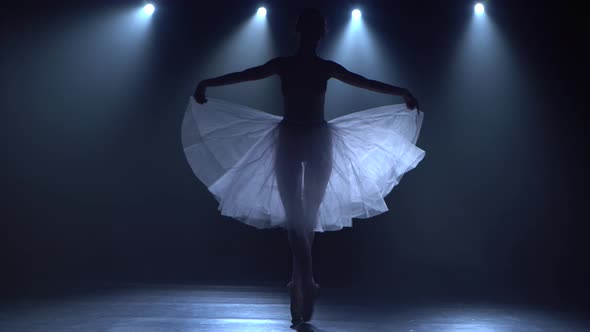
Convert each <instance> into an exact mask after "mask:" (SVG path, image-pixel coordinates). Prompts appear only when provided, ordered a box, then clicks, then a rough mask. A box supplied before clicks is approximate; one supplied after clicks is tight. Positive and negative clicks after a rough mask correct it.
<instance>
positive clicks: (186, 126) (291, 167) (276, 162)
mask: <svg viewBox="0 0 590 332" xmlns="http://www.w3.org/2000/svg"><path fill="white" fill-rule="evenodd" d="M423 116H424V113H422V112H417V111H415V110H413V111H410V110H408V109H407V108H406V106H405V105H404V104H400V105H388V106H382V107H377V108H372V109H367V110H364V111H358V112H354V113H351V114H347V115H344V116H340V117H338V118H335V119H333V120H330V121H324V122H321V123H314V124H297V123H291V122H289V121H284V120H283V117H281V116H276V115H272V114H269V113H266V112H262V111H259V110H256V109H252V108H249V107H246V106H243V105H237V104H234V103H230V102H227V101H223V100H219V99H213V98H209V99H208V102H207V103H205V104H198V103H196V101H195V100H194V99H193V98H192V97H191V98H190V101H189V105H188V109H187V111H186V114H185V117H184V121H183V124H182V144H183V147H184V152H185V154H186V158H187V160H188V163H189V164H190V166H191V167H192V170H193V171H194V173H195V175H196V176H197V177H198V178H199V180H200V181H201V182H202V183H203V184H205V185H206V186H207V188H208V189H209V191H210V192H211V193H212V194H213V195H214V196H215V199H216V200H217V201H218V202H219V211H221V214H222V215H225V216H228V217H232V218H235V219H237V220H239V221H241V222H243V223H245V224H248V225H251V226H254V227H256V228H275V227H283V228H286V229H289V228H297V227H306V228H309V229H310V230H314V231H316V232H323V231H335V230H340V229H342V228H343V227H351V226H352V218H369V217H371V216H375V215H378V214H380V213H383V212H385V211H387V210H388V209H387V205H386V204H385V201H384V199H383V198H384V197H385V196H386V195H387V194H388V193H389V192H391V190H392V189H393V187H394V186H395V185H397V184H398V183H399V181H400V180H401V178H402V175H403V174H404V173H406V172H408V171H409V170H411V169H413V168H414V167H416V165H417V164H418V163H419V162H420V161H421V160H422V158H424V151H423V150H421V149H420V148H418V147H416V146H415V143H416V140H417V139H418V135H419V133H420V128H421V125H422V119H423Z"/></svg>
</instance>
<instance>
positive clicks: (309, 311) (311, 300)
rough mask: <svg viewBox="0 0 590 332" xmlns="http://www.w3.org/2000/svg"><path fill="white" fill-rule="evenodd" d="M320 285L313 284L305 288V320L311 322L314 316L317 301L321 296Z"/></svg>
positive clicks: (303, 311)
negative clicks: (319, 295)
mask: <svg viewBox="0 0 590 332" xmlns="http://www.w3.org/2000/svg"><path fill="white" fill-rule="evenodd" d="M319 290H320V285H318V284H316V283H315V282H312V283H310V284H307V285H305V286H304V287H303V308H302V315H303V320H304V321H306V322H309V321H310V320H311V317H312V316H313V311H314V306H315V300H316V298H317V296H318V294H319Z"/></svg>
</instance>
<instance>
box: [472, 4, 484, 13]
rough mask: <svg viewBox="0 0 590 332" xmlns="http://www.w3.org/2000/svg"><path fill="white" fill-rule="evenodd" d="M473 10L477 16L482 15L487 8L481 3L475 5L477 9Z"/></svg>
mask: <svg viewBox="0 0 590 332" xmlns="http://www.w3.org/2000/svg"><path fill="white" fill-rule="evenodd" d="M473 9H474V10H475V13H476V14H477V15H482V14H483V13H485V11H486V8H485V7H484V5H483V4H482V3H481V2H479V3H477V4H475V7H474V8H473Z"/></svg>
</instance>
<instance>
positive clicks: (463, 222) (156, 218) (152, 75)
mask: <svg viewBox="0 0 590 332" xmlns="http://www.w3.org/2000/svg"><path fill="white" fill-rule="evenodd" d="M314 3H315V5H316V6H317V7H319V8H320V9H322V10H323V11H324V12H325V14H326V16H327V19H328V26H329V32H328V35H327V36H326V38H325V41H324V42H323V44H322V47H321V48H320V55H321V56H326V57H329V56H330V55H331V51H332V50H333V49H334V47H335V45H336V44H337V43H338V38H337V37H338V36H339V32H340V31H342V29H344V27H345V26H346V24H348V20H349V15H350V14H349V13H350V9H351V8H352V4H348V3H344V2H333V1H320V2H314ZM362 3H363V4H362V8H363V18H364V20H365V24H367V26H369V27H370V29H371V36H372V37H374V42H375V43H377V44H378V46H379V52H381V53H380V54H379V58H380V59H382V61H384V62H373V63H371V62H369V63H364V64H363V66H362V70H361V71H360V73H361V74H364V75H366V76H368V77H374V78H378V79H382V80H385V81H387V82H390V83H392V84H397V85H400V86H406V87H409V88H410V89H411V90H412V91H414V93H415V94H416V95H417V96H418V97H419V98H420V101H421V106H422V108H423V110H424V111H425V113H426V118H425V123H424V127H423V130H422V134H421V137H420V139H419V142H418V143H419V144H418V145H419V146H421V147H422V148H423V149H424V150H426V151H427V155H426V158H425V159H424V161H423V162H422V163H421V164H420V166H419V167H418V168H417V169H416V170H414V171H412V172H411V173H409V174H408V175H406V176H405V177H404V179H403V181H402V183H401V184H400V185H399V186H398V187H396V189H395V190H394V191H393V192H392V194H390V195H389V196H388V197H387V199H386V201H387V203H388V205H389V207H390V211H389V212H388V213H386V214H384V215H380V216H378V217H375V218H373V219H371V220H363V221H356V222H355V226H354V228H353V229H346V230H343V231H340V232H335V233H325V234H321V235H319V236H318V239H317V243H316V247H315V249H314V250H315V267H316V274H317V279H318V281H319V282H320V283H325V284H327V285H341V286H355V285H357V286H358V285H366V284H371V285H373V286H387V288H386V289H388V290H392V291H402V290H404V291H407V292H410V293H416V294H425V295H432V294H445V295H467V294H471V295H474V294H475V295H478V296H479V295H486V296H491V295H494V294H503V295H509V296H512V297H514V298H516V297H521V298H529V299H561V300H562V301H564V302H578V303H582V302H584V301H585V299H586V298H587V297H588V295H590V294H589V291H588V286H587V280H590V272H589V263H588V262H589V260H588V258H590V257H589V254H588V252H589V249H590V245H589V244H588V241H587V237H588V235H587V234H588V230H589V228H588V226H587V225H586V220H587V218H585V216H584V212H585V211H586V206H585V204H586V202H587V195H586V190H587V187H588V175H587V173H586V169H587V166H588V159H587V151H588V144H587V143H586V141H585V129H586V127H587V125H586V122H585V121H584V118H583V116H584V112H585V107H584V106H583V104H582V103H581V98H579V97H580V96H581V88H580V86H579V85H578V82H579V79H580V78H581V77H578V76H581V74H579V73H580V72H581V69H582V64H585V62H587V61H586V60H584V59H583V57H582V55H581V54H580V53H579V52H578V51H577V49H578V48H579V46H578V45H579V44H580V43H581V41H582V40H583V39H577V38H582V37H583V36H582V33H581V32H580V31H582V29H581V26H579V25H581V23H579V21H576V20H573V19H569V18H570V17H573V16H571V15H573V13H574V12H575V8H571V9H570V8H565V7H564V8H560V7H557V5H554V6H553V7H540V6H541V4H534V3H533V2H529V3H526V2H520V1H519V2H512V1H494V2H490V3H488V7H487V10H488V16H489V19H490V22H492V23H493V24H492V25H491V26H490V27H488V29H489V30H486V31H483V32H482V31H477V30H473V29H474V28H473V26H472V22H471V20H472V4H471V3H469V2H468V1H464V2H454V4H452V5H448V4H442V2H440V1H411V2H410V1H387V2H385V1H383V2H378V1H364V2H362ZM140 6H141V2H140V1H135V2H134V1H126V2H121V1H111V2H96V3H86V4H84V5H81V4H80V3H77V2H75V3H63V2H62V3H59V2H52V3H51V4H49V3H47V4H45V5H44V6H42V7H33V3H32V2H31V3H26V2H25V3H23V5H22V6H21V7H20V8H14V9H7V10H6V11H4V12H3V13H2V15H3V17H2V19H1V20H0V22H1V23H0V24H1V33H2V55H1V57H0V70H1V78H2V81H1V84H2V85H1V88H0V91H1V92H0V93H1V96H2V97H1V100H0V103H1V104H0V107H1V112H2V113H1V122H0V123H2V151H3V152H2V158H3V161H2V166H1V167H2V172H1V173H0V176H1V181H2V182H1V183H2V189H3V190H2V191H3V193H4V198H3V199H2V209H1V212H0V218H1V226H0V227H1V233H0V240H1V244H0V245H1V248H0V249H1V251H0V252H1V255H2V277H3V278H4V279H5V280H6V281H7V282H5V283H4V284H3V286H6V290H12V291H14V292H19V291H22V290H26V289H28V288H31V287H34V286H35V285H40V284H43V285H53V284H57V283H59V284H68V283H74V282H78V281H83V280H110V281H144V282H154V281H160V282H176V281H182V282H203V281H206V282H224V283H227V282H230V283H254V282H283V281H286V280H288V278H289V273H290V262H289V257H290V256H289V249H288V246H287V242H286V237H285V234H284V233H283V232H281V231H280V230H265V231H259V230H256V229H253V228H250V227H247V226H244V225H242V224H240V223H238V222H236V221H234V220H231V219H229V218H225V217H221V216H220V215H219V214H218V212H217V204H216V202H215V200H214V199H213V197H212V196H211V195H210V194H209V193H208V192H207V190H206V188H205V187H204V186H203V185H202V184H201V183H200V182H198V180H197V179H196V178H195V177H194V176H193V174H192V172H191V170H190V168H189V166H188V164H187V163H186V161H185V158H184V154H183V151H182V146H181V141H180V125H181V121H182V117H183V115H184V110H185V106H186V103H187V100H188V97H189V96H190V95H191V94H192V92H193V89H194V87H195V85H196V83H197V82H198V80H199V79H203V78H205V77H206V76H208V75H217V74H223V73H225V72H229V71H234V70H240V69H243V68H245V67H247V66H251V65H257V64H260V63H263V62H265V61H266V60H267V58H264V57H262V56H260V57H258V56H250V57H246V56H244V54H246V53H247V51H248V49H247V44H248V42H247V41H245V42H244V41H241V43H242V44H240V45H237V46H236V45H228V42H229V41H230V40H231V38H230V36H231V35H232V34H236V31H238V30H239V27H240V25H241V24H243V23H244V22H246V21H247V20H248V19H249V18H250V17H251V16H252V15H253V14H254V12H255V10H256V8H257V6H258V3H257V2H256V1H239V2H228V1H215V2H207V3H205V4H196V3H195V2H188V1H187V2H177V1H161V2H159V3H157V12H156V13H155V15H154V16H153V17H152V18H151V19H149V20H148V21H147V22H144V21H145V20H144V21H141V20H138V19H137V17H135V16H133V15H131V14H130V13H132V12H133V11H134V10H135V9H136V8H139V7H140ZM533 6H534V7H533ZM267 7H268V9H269V14H268V18H267V19H268V28H269V31H270V38H271V40H272V41H273V43H274V44H273V45H274V46H273V47H272V48H271V49H270V54H269V57H270V56H277V55H287V54H289V53H290V52H292V51H293V49H294V42H295V36H294V33H293V25H294V21H295V18H296V16H297V13H298V11H299V10H300V9H301V8H302V7H303V2H299V1H293V2H290V3H286V2H284V1H269V2H267ZM250 51H251V50H250ZM369 51H373V50H369ZM248 54H250V53H248ZM336 56H338V54H337V55H336ZM582 60H584V61H582ZM345 65H348V66H349V67H351V69H357V68H360V67H358V66H359V65H358V63H355V62H354V61H352V62H350V63H345ZM276 83H278V79H277V78H272V79H268V80H267V81H264V82H252V83H245V84H244V85H242V86H235V87H228V88H216V89H210V91H209V93H210V95H211V96H216V97H220V98H227V99H230V100H233V101H236V102H241V103H244V104H246V105H249V106H252V107H256V108H259V109H262V110H265V111H268V112H271V113H275V114H280V106H281V100H280V94H279V89H278V86H277V85H276ZM328 91H329V92H328V94H329V95H328V99H327V104H326V114H327V117H328V118H333V117H335V116H338V115H342V114H346V113H348V112H351V111H355V110H361V109H364V108H369V107H373V106H378V105H383V104H385V103H398V102H401V100H399V99H396V98H393V97H388V96H381V95H377V94H374V93H370V92H365V91H359V90H355V89H354V88H350V87H345V86H343V85H342V84H339V83H337V82H330V85H329V90H328Z"/></svg>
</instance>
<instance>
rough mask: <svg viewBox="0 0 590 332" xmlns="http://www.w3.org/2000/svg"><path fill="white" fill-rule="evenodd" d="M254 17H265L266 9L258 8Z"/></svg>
mask: <svg viewBox="0 0 590 332" xmlns="http://www.w3.org/2000/svg"><path fill="white" fill-rule="evenodd" d="M256 15H258V17H265V16H266V8H264V7H260V8H258V11H257V12H256Z"/></svg>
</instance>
